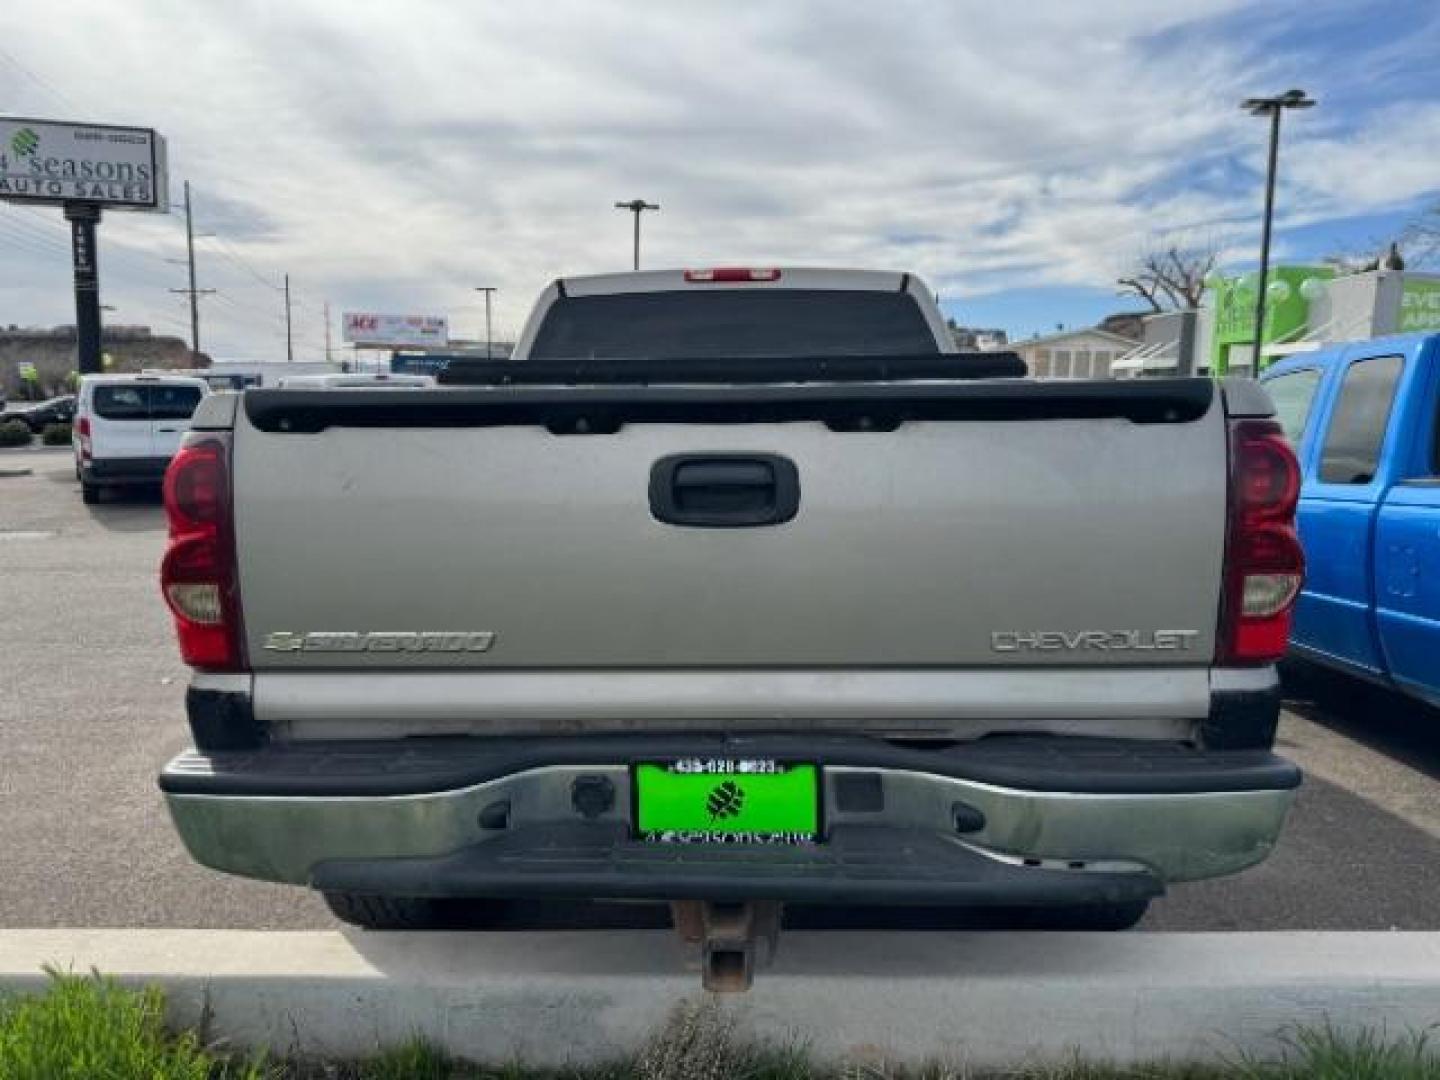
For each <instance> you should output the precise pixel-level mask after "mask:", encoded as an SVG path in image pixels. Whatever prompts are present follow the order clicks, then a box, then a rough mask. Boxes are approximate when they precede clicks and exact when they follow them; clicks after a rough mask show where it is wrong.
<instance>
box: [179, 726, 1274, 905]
mask: <svg viewBox="0 0 1440 1080" xmlns="http://www.w3.org/2000/svg"><path fill="white" fill-rule="evenodd" d="M677 739H678V737H677ZM475 741H482V742H483V740H475ZM578 741H580V740H568V742H569V743H575V742H578ZM652 741H653V740H652ZM672 741H674V740H672ZM537 742H540V741H538V740H531V741H530V743H529V744H527V753H522V754H519V755H518V756H517V755H513V754H512V755H510V756H509V757H508V758H506V761H509V762H512V763H516V764H520V763H523V762H525V761H527V760H528V761H532V762H533V761H535V760H539V759H540V758H542V757H543V754H544V748H543V745H542V746H541V747H540V748H536V749H533V750H530V749H529V748H530V747H532V746H533V745H534V744H535V743H537ZM1107 742H1108V741H1107V740H1060V741H1059V745H1060V748H1061V750H1062V751H1063V750H1065V749H1068V747H1066V746H1065V745H1064V744H1066V743H1069V744H1087V745H1086V746H1085V749H1086V750H1087V752H1089V751H1093V750H1094V747H1095V744H1106V743H1107ZM870 743H871V740H864V739H849V740H846V739H835V740H829V741H824V742H819V743H817V742H815V741H811V742H810V743H809V745H810V750H811V754H810V757H811V759H812V760H813V759H820V761H821V765H822V770H823V771H822V775H823V799H824V802H823V807H824V811H823V812H824V823H825V828H826V830H827V833H830V834H836V833H837V831H846V830H848V831H852V832H853V830H855V829H865V828H867V827H872V828H876V829H885V830H894V831H896V833H895V834H896V835H897V836H903V835H913V836H917V837H918V836H920V835H921V834H923V835H924V836H926V837H928V838H931V839H934V838H941V839H943V841H944V842H945V843H947V844H950V845H952V846H958V847H961V848H964V849H965V850H966V851H967V852H970V853H974V854H979V855H982V856H984V857H985V858H986V859H987V860H990V861H992V862H996V863H1002V864H1009V865H1011V866H1014V867H1016V868H1025V869H1034V870H1044V871H1055V872H1063V873H1067V874H1080V875H1083V874H1095V875H1098V874H1117V873H1118V874H1124V873H1144V874H1147V875H1150V876H1153V877H1154V878H1156V879H1158V880H1159V881H1160V882H1175V881H1187V880H1193V879H1199V878H1208V877H1216V876H1219V875H1223V874H1229V873H1233V872H1235V871H1237V870H1241V869H1244V868H1245V867H1247V866H1251V865H1253V864H1255V863H1258V862H1260V861H1261V860H1263V859H1264V858H1265V857H1266V855H1268V854H1269V852H1270V850H1271V848H1272V847H1273V846H1274V844H1275V842H1276V839H1277V837H1278V835H1279V833H1280V830H1281V827H1282V825H1283V823H1284V820H1285V816H1286V813H1287V811H1288V810H1289V807H1290V804H1291V801H1292V799H1293V796H1294V788H1295V787H1296V786H1297V785H1298V783H1299V774H1298V771H1297V770H1295V769H1294V767H1293V766H1291V765H1289V764H1288V763H1287V762H1283V761H1282V760H1281V759H1279V758H1275V757H1273V756H1272V755H1269V754H1268V753H1265V752H1263V751H1246V752H1231V753H1228V754H1227V753H1219V754H1209V755H1203V754H1199V752H1196V754H1195V755H1191V757H1188V758H1187V757H1183V756H1180V755H1178V754H1175V753H1170V754H1168V755H1166V754H1157V755H1154V760H1152V761H1151V762H1150V764H1149V765H1148V766H1146V765H1143V764H1140V763H1142V762H1144V761H1145V760H1147V759H1146V757H1145V753H1144V751H1143V748H1141V749H1136V747H1135V744H1133V743H1117V744H1116V745H1117V746H1119V747H1123V751H1124V752H1120V751H1117V752H1116V753H1115V754H1114V755H1113V757H1112V759H1111V760H1107V761H1104V762H1103V764H1102V765H1100V766H1097V765H1094V764H1093V763H1092V764H1091V765H1089V766H1087V767H1086V768H1079V767H1076V768H1075V769H1074V770H1073V775H1070V776H1069V778H1068V780H1067V777H1066V776H1065V775H1061V774H1057V772H1056V770H1057V769H1058V768H1060V766H1059V765H1057V762H1061V763H1064V762H1067V761H1069V760H1070V758H1069V757H1067V756H1066V754H1065V753H1063V752H1057V741H1056V740H1054V739H1031V740H1018V741H1017V744H1016V748H1015V750H1014V752H1012V753H1011V754H1010V755H1009V756H1008V757H1003V756H1000V755H996V754H995V753H993V752H991V753H988V755H974V756H973V757H970V758H967V756H966V753H965V748H963V747H962V748H952V749H947V750H934V751H929V750H923V749H903V750H901V749H876V750H874V752H873V753H871V752H870V749H871V748H870V747H869V745H868V744H870ZM593 744H594V740H593V739H591V740H588V741H587V742H586V743H585V745H590V746H591V748H592V749H594V750H595V751H596V757H595V760H594V761H593V762H586V761H584V760H580V761H576V760H574V754H573V747H572V748H571V750H572V752H571V754H570V758H569V761H568V762H567V763H566V764H548V765H547V764H540V765H536V764H529V765H525V766H524V767H516V768H513V769H512V770H510V771H506V772H504V774H503V775H494V776H490V777H488V778H485V779H477V780H476V781H474V782H466V783H453V782H451V783H444V784H433V785H432V781H434V780H435V779H436V776H434V775H429V774H427V772H426V770H425V768H424V767H423V766H422V765H413V764H412V765H411V766H407V767H402V768H399V769H398V771H397V770H396V769H395V768H391V769H389V770H388V771H387V772H386V773H385V776H384V780H383V782H381V779H380V778H378V777H372V778H371V780H370V781H369V782H368V783H367V782H365V781H363V780H362V779H359V778H360V777H363V776H365V775H368V774H366V773H365V772H364V768H365V767H366V766H365V765H364V761H363V760H362V761H361V762H360V763H359V764H357V763H356V760H355V759H357V758H358V759H365V758H366V757H367V755H371V756H373V761H374V762H376V763H379V762H381V761H386V760H388V761H390V762H391V763H394V762H403V761H411V762H413V761H414V758H413V755H414V754H415V753H416V751H414V750H413V749H411V748H407V747H405V746H404V745H403V744H399V743H396V744H391V746H390V751H389V755H388V757H387V755H386V754H385V751H384V748H383V747H381V746H376V745H375V744H372V745H371V746H370V747H355V746H351V747H346V748H343V749H338V750H335V751H334V752H333V755H332V758H331V759H330V760H331V761H332V765H331V766H330V767H329V768H328V769H327V767H326V765H325V761H326V758H325V757H324V755H323V754H320V753H319V752H317V750H316V749H315V748H313V747H312V748H306V749H304V750H303V751H302V750H294V751H289V753H291V754H292V755H293V756H296V757H302V758H304V760H303V762H297V763H296V766H295V768H293V769H292V770H291V771H290V772H289V773H286V772H284V770H283V769H282V768H279V767H277V766H276V764H275V761H274V758H275V757H276V756H277V755H278V756H279V757H281V758H283V757H284V755H285V754H286V753H287V751H285V750H283V749H273V748H272V749H267V750H266V751H262V752H259V753H255V754H242V755H215V756H213V757H206V756H204V755H200V754H197V753H195V752H193V751H192V752H190V753H188V754H186V755H182V756H181V757H180V758H177V759H176V761H174V762H172V763H171V765H170V766H169V767H168V768H167V770H166V772H165V774H164V775H162V778H161V787H162V789H163V790H164V791H165V797H166V801H167V804H168V806H169V810H170V813H171V815H172V817H173V818H174V821H175V824H176V827H177V829H178V830H179V832H180V835H181V837H182V838H183V840H184V842H185V845H186V847H187V848H188V849H189V851H190V853H191V854H192V855H193V856H194V857H195V858H196V859H197V860H198V861H199V862H201V863H203V864H205V865H206V866H210V867H213V868H214V869H217V870H223V871H226V872H229V873H233V874H239V875H243V876H246V877H254V878H262V879H266V880H271V881H281V882H293V883H296V884H314V883H315V882H316V876H317V868H319V867H321V866H322V865H323V864H332V863H337V862H345V861H347V860H349V861H354V860H360V861H364V862H378V861H385V860H433V859H438V858H442V857H446V856H453V855H455V854H456V853H460V852H464V851H467V850H479V849H480V847H481V846H483V845H488V844H495V843H496V842H497V841H501V840H503V841H504V844H505V845H508V846H509V847H513V846H514V845H516V844H517V843H521V842H522V838H523V837H525V836H527V835H530V836H535V837H547V836H548V837H550V838H551V839H549V840H545V841H543V842H545V843H552V842H553V837H554V835H555V830H557V829H560V830H566V835H567V836H568V837H570V839H571V840H574V839H575V838H576V837H577V836H578V837H579V838H581V840H582V841H583V840H584V838H586V837H587V836H588V837H590V838H591V839H594V840H596V842H597V843H598V842H603V844H605V845H611V846H612V847H614V849H615V850H619V849H620V847H623V846H624V845H630V846H631V847H634V846H635V844H634V842H632V841H630V840H629V831H630V824H631V797H630V768H629V764H628V762H630V761H634V760H643V759H646V758H649V759H651V760H653V759H654V757H655V756H656V754H657V751H656V750H655V749H654V748H653V747H651V746H649V745H643V746H642V745H639V744H637V745H635V746H633V747H632V748H631V750H630V752H629V753H627V754H625V755H624V756H623V757H622V756H619V755H618V754H617V752H616V750H615V743H614V742H612V743H610V744H601V745H599V746H595V745H593ZM771 744H773V745H771ZM621 745H623V743H622V744H621ZM678 745H680V744H679V743H677V750H678ZM689 745H692V746H693V745H694V743H693V742H691V743H689ZM795 745H796V744H795V743H794V742H793V740H792V741H785V740H779V739H777V740H769V741H768V743H767V740H765V739H763V738H756V739H749V740H747V741H746V742H745V744H744V747H743V749H740V750H736V751H733V753H734V754H735V756H739V755H741V754H743V755H745V756H757V755H764V754H767V753H773V754H774V755H775V756H787V757H790V758H792V759H794V758H795V756H796V754H795ZM847 747H849V748H850V750H847ZM990 749H991V750H992V751H993V747H992V748H990ZM605 751H609V752H608V753H607V752H605ZM434 752H435V753H437V754H440V755H442V757H443V760H444V761H445V762H446V763H447V765H446V767H447V768H449V769H450V771H451V772H452V773H455V770H456V768H458V767H457V766H455V764H454V763H455V758H456V755H455V753H449V754H448V756H445V751H443V750H440V749H436V750H435V751H434ZM670 752H677V751H675V750H672V751H670ZM691 752H692V753H693V752H699V753H702V754H706V755H715V754H716V749H715V747H714V746H713V745H709V744H706V745H703V746H700V747H697V748H696V750H692V751H691ZM407 754H408V755H411V756H410V757H408V758H407V757H406V755H407ZM1026 754H1033V756H1034V759H1035V764H1034V766H1033V768H1032V769H1028V770H1027V768H1026V767H1025V760H1026V758H1025V755H1026ZM266 755H269V756H270V757H269V759H267V757H266ZM341 755H345V758H346V759H348V760H342V757H341ZM527 755H528V756H527ZM1090 756H1091V757H1097V755H1094V754H1093V753H1092V754H1091V755H1090ZM557 757H558V758H559V759H560V760H565V758H566V755H564V754H557ZM1098 757H1100V758H1103V755H1098ZM987 758H988V760H987ZM1197 758H1198V760H1197ZM487 760H488V759H487ZM996 760H1000V761H1002V763H1003V766H1004V767H1003V768H1000V767H997V766H996V764H995V762H996ZM1082 760H1083V755H1082ZM927 761H928V762H930V763H931V764H933V765H934V766H935V768H934V769H933V770H932V769H929V768H926V767H924V766H925V764H926V762H927ZM257 762H260V763H261V764H259V765H257ZM872 762H874V763H873V764H872ZM501 767H504V762H502V763H500V764H498V765H496V768H501ZM247 769H248V775H247ZM347 769H349V770H351V771H350V772H348V773H347V772H346V770H347ZM407 769H408V771H407ZM1167 770H1168V771H1167ZM480 771H481V772H483V771H484V770H480ZM966 771H969V772H971V773H972V775H969V776H966V775H955V773H957V772H966ZM947 774H948V775H947ZM1027 774H1029V775H1033V776H1034V778H1035V779H1034V782H1035V787H1034V788H1031V787H1030V786H1029V784H1028V783H1027V784H1025V785H1021V784H1017V783H1007V782H997V779H999V778H1003V777H1014V776H1025V775H1027ZM456 775H459V773H456ZM397 777H398V779H397ZM585 777H594V778H598V779H599V780H601V781H604V782H606V783H607V784H608V790H609V791H610V792H611V793H612V794H613V798H612V799H611V800H610V803H609V805H608V807H607V808H606V809H604V810H602V811H600V812H599V813H594V812H593V811H594V807H593V806H591V807H588V808H587V810H588V811H590V813H588V816H587V814H586V813H582V811H581V810H580V809H578V808H577V800H576V797H575V790H576V782H577V781H579V780H581V779H582V778H585ZM857 777H859V778H863V779H860V780H855V779H850V778H857ZM407 778H408V779H407ZM452 780H453V777H452ZM586 783H590V784H593V783H596V781H586ZM857 784H859V785H862V786H864V787H865V788H866V790H867V791H870V792H872V793H878V799H876V798H867V799H863V800H857V799H855V798H854V797H853V795H851V794H847V791H848V792H851V793H853V792H854V790H855V788H856V785H857ZM427 785H432V786H431V787H430V788H429V789H426V790H407V789H413V788H417V787H426V786H427ZM1147 787H1148V788H1150V789H1151V790H1145V789H1146V788H1147ZM1084 788H1090V789H1092V790H1083V789H1084ZM345 792H349V793H345ZM502 808H503V810H502ZM962 808H963V810H964V811H965V812H964V813H960V810H961V809H962ZM957 817H958V818H959V819H961V820H959V821H958V822H957ZM587 829H588V830H592V831H591V832H588V833H587V832H586V830H587ZM576 830H578V832H577V831H576ZM602 838H603V841H602ZM567 842H568V841H567ZM927 842H928V841H927ZM822 846H823V845H822ZM495 850H496V851H497V852H498V851H499V850H500V849H499V848H496V849H495ZM776 872H777V873H781V874H782V876H783V871H781V870H778V869H777V871H776ZM586 880H587V881H589V880H590V879H588V878H587V879H586ZM586 887H587V888H588V887H589V886H586ZM577 888H579V886H577ZM507 889H508V891H510V892H513V891H514V888H513V887H509V886H507ZM623 895H629V894H628V893H626V894H623ZM656 895H657V898H664V894H663V893H660V894H656ZM917 902H920V901H919V900H917Z"/></svg>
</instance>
